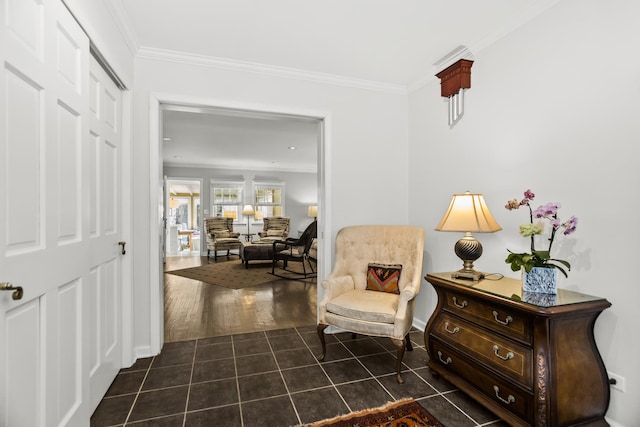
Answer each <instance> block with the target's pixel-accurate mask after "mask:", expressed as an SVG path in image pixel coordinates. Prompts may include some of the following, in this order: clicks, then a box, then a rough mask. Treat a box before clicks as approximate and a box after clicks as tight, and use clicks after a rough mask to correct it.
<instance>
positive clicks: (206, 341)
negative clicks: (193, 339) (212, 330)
mask: <svg viewBox="0 0 640 427" xmlns="http://www.w3.org/2000/svg"><path fill="white" fill-rule="evenodd" d="M230 342H231V335H225V336H222V337H211V338H200V339H199V340H198V343H197V346H198V347H200V346H203V345H211V344H224V343H230Z"/></svg>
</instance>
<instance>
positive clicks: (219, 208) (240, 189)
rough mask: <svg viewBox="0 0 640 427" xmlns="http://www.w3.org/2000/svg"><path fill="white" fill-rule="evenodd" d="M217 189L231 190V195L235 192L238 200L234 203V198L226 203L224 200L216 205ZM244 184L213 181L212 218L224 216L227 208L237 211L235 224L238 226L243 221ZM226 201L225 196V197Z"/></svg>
mask: <svg viewBox="0 0 640 427" xmlns="http://www.w3.org/2000/svg"><path fill="white" fill-rule="evenodd" d="M216 189H220V190H223V191H227V190H229V192H230V193H233V190H235V191H236V192H237V193H236V200H235V202H234V201H233V199H232V198H230V199H229V200H227V201H225V200H222V201H221V202H219V203H216V200H217V199H216V194H215V193H216ZM243 194H244V182H243V181H221V180H215V179H212V180H211V183H210V185H209V200H210V202H211V203H210V205H211V216H224V211H225V209H224V208H225V207H230V208H231V207H232V208H234V209H233V210H234V211H235V218H234V219H233V223H234V224H238V223H239V222H240V221H242V206H243V202H244V197H243ZM223 199H224V195H223Z"/></svg>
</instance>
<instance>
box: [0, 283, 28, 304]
mask: <svg viewBox="0 0 640 427" xmlns="http://www.w3.org/2000/svg"><path fill="white" fill-rule="evenodd" d="M0 291H13V294H11V298H13V299H14V300H19V299H22V295H24V291H23V290H22V286H13V285H12V284H11V283H9V282H2V283H0Z"/></svg>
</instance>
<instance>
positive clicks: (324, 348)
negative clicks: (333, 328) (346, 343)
mask: <svg viewBox="0 0 640 427" xmlns="http://www.w3.org/2000/svg"><path fill="white" fill-rule="evenodd" d="M328 327H329V325H323V324H319V325H318V329H317V330H318V337H319V338H320V344H321V345H322V356H321V357H319V358H318V360H319V361H321V362H322V361H323V360H324V357H325V356H326V354H327V342H326V341H325V339H324V330H325V329H327V328H328Z"/></svg>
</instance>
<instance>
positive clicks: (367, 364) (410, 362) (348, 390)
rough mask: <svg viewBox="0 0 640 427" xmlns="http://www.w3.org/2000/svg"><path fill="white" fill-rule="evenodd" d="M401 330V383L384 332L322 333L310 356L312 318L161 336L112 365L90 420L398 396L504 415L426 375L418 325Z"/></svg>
mask: <svg viewBox="0 0 640 427" xmlns="http://www.w3.org/2000/svg"><path fill="white" fill-rule="evenodd" d="M411 338H412V341H413V343H414V351H413V352H406V353H405V357H404V360H403V362H404V365H405V367H406V369H405V370H404V373H403V376H404V378H405V381H406V382H405V383H404V384H403V385H400V384H398V383H397V382H396V380H395V351H394V350H393V348H392V346H391V343H390V342H389V340H386V339H374V338H370V337H366V336H357V337H356V338H355V339H354V338H352V336H351V334H350V333H349V334H336V335H332V336H329V337H328V339H327V358H326V359H327V360H326V361H324V362H322V363H320V362H318V361H317V359H316V357H315V355H318V354H320V353H321V350H320V344H319V340H318V337H317V334H316V331H315V326H309V327H298V328H288V329H277V330H271V331H266V332H253V333H246V334H237V335H227V336H220V337H215V338H204V339H197V340H190V341H180V342H173V343H167V344H165V346H164V348H163V350H162V352H161V353H160V354H159V355H158V356H155V357H152V358H146V359H141V360H138V361H137V362H136V364H135V365H134V366H132V367H131V368H128V369H123V370H122V371H121V372H120V373H119V374H118V376H117V377H116V379H115V380H114V382H113V384H112V385H111V388H110V389H109V391H108V392H107V394H106V396H105V398H104V399H103V400H102V402H101V403H100V405H99V406H98V408H97V409H96V411H95V413H94V414H93V416H92V418H91V426H216V427H218V426H220V427H222V426H246V427H253V426H274V427H280V426H285V427H286V426H293V425H298V424H304V423H309V422H313V421H317V420H321V419H324V418H329V417H333V416H336V415H339V414H345V413H348V412H350V411H356V410H361V409H365V408H371V407H376V406H380V405H382V404H384V403H386V402H388V401H392V400H398V399H400V398H403V397H413V398H414V399H416V400H417V401H418V402H420V404H421V405H422V406H424V407H425V408H426V409H427V410H428V411H429V412H431V413H432V414H433V415H435V416H436V417H437V418H438V419H439V420H440V421H441V422H442V423H443V424H445V425H446V426H447V427H466V426H488V425H491V426H494V427H498V426H500V427H502V426H504V425H506V424H504V423H503V422H501V421H499V420H497V419H496V417H495V416H494V415H492V414H491V413H489V412H487V411H486V410H484V409H483V408H481V407H480V406H478V405H477V404H476V403H474V402H473V401H472V400H470V399H469V398H468V397H466V395H464V394H463V393H461V392H459V391H458V390H456V389H455V388H453V387H452V386H451V384H449V383H447V382H446V381H444V380H442V379H436V378H434V377H433V376H432V375H431V373H430V371H429V370H428V369H427V368H426V367H425V362H426V360H427V357H428V356H427V353H426V351H425V348H424V339H423V335H422V332H421V331H417V330H416V331H414V332H412V333H411Z"/></svg>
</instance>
